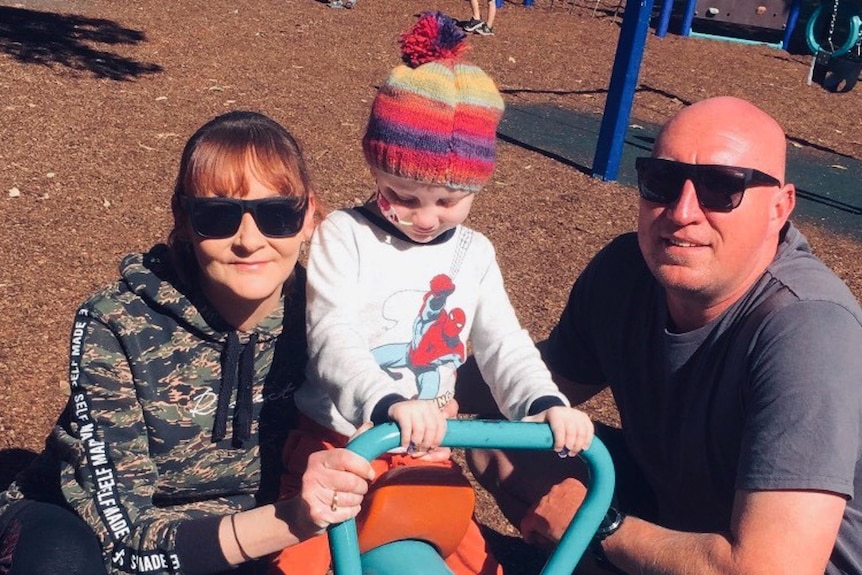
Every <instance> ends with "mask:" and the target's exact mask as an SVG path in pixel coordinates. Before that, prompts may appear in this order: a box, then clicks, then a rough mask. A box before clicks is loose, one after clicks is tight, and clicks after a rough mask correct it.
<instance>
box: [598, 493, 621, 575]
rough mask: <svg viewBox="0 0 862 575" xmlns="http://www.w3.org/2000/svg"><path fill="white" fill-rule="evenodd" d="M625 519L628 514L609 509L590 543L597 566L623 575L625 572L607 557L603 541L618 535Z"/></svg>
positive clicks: (612, 508)
mask: <svg viewBox="0 0 862 575" xmlns="http://www.w3.org/2000/svg"><path fill="white" fill-rule="evenodd" d="M625 518H626V514H625V513H623V512H622V511H620V510H618V509H617V508H615V507H608V511H607V513H605V517H604V519H602V522H601V523H600V524H599V528H598V529H596V534H595V535H593V539H592V541H590V546H589V549H590V553H591V554H592V555H593V558H594V559H595V560H596V565H598V566H599V567H601V568H602V569H605V570H607V571H610V572H611V573H621V574H623V575H625V574H624V572H623V571H621V570H620V569H619V568H618V567H617V566H616V565H614V564H613V563H611V561H610V559H608V556H607V555H605V550H604V548H602V541H604V540H605V539H606V538H608V537H610V536H611V535H613V534H614V533H616V532H617V530H618V529H619V528H620V525H622V524H623V521H625Z"/></svg>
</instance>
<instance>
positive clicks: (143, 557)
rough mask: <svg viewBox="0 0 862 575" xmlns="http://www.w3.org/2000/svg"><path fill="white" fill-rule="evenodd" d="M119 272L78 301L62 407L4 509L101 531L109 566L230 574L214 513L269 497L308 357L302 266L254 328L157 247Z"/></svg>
mask: <svg viewBox="0 0 862 575" xmlns="http://www.w3.org/2000/svg"><path fill="white" fill-rule="evenodd" d="M120 272H121V274H122V279H121V280H120V281H118V282H117V283H115V284H114V285H112V286H109V287H108V288H106V289H104V290H102V291H101V292H99V293H97V294H95V295H94V296H93V297H92V298H90V299H89V301H87V302H86V303H84V304H83V305H82V306H81V308H80V309H79V310H78V313H77V315H76V317H75V321H74V324H73V328H72V335H71V345H70V362H69V378H70V384H71V395H70V398H69V402H68V404H67V406H66V409H65V411H64V413H63V414H62V415H61V417H60V419H59V421H58V423H57V425H56V426H55V428H54V430H53V431H52V433H51V435H50V436H49V438H48V440H47V442H46V449H45V451H44V452H43V454H42V455H41V456H40V457H39V458H38V459H37V461H36V462H35V463H34V465H33V466H31V467H29V468H28V469H27V470H25V471H24V472H23V473H22V474H21V475H20V476H19V477H18V478H17V479H16V482H15V483H14V484H13V485H12V486H11V487H10V489H9V491H8V492H6V493H4V494H0V506H2V505H4V504H6V503H8V502H10V501H14V500H16V499H20V498H30V499H40V500H48V501H58V502H61V503H62V502H65V503H67V504H68V505H69V506H70V507H71V508H72V509H73V510H74V511H76V512H77V513H78V515H80V516H81V517H82V518H83V519H84V520H85V521H87V523H89V524H90V525H91V526H92V527H93V529H94V530H95V531H96V533H97V535H98V537H99V539H100V540H101V542H102V548H103V550H104V556H105V561H106V565H107V566H108V571H109V573H212V572H217V571H220V570H224V569H227V568H228V567H229V565H228V564H227V562H226V561H225V559H224V557H223V555H222V553H221V551H220V548H219V546H218V538H217V527H218V521H219V520H220V516H222V515H225V514H227V513H230V512H234V511H239V510H243V509H249V508H251V507H254V506H256V505H260V504H264V503H268V502H271V501H273V500H274V499H275V497H276V496H277V493H278V481H279V477H280V474H281V459H280V455H281V444H282V443H283V440H284V437H285V435H286V434H287V431H288V430H289V429H290V428H291V427H292V426H293V424H294V423H295V413H296V412H295V408H294V406H293V398H292V396H293V391H294V389H295V387H296V386H297V385H299V383H300V382H301V381H302V377H303V375H302V374H303V372H304V368H305V362H306V345H305V323H304V308H305V305H304V304H305V298H304V294H305V286H304V284H305V275H304V270H303V269H302V268H301V267H299V266H297V272H296V273H295V274H294V277H293V279H292V280H291V281H290V282H288V283H287V284H286V286H285V295H284V297H283V298H282V303H281V304H280V305H279V308H278V309H277V310H276V311H274V312H273V313H272V314H270V315H269V316H268V317H267V318H265V319H264V320H263V321H262V322H261V323H260V324H259V325H258V326H257V327H256V328H254V330H253V331H252V332H251V333H237V332H235V331H234V330H232V329H231V328H230V327H229V326H228V325H227V324H225V322H224V321H223V320H222V319H221V318H220V317H219V315H218V314H217V313H216V311H215V310H214V309H213V308H212V307H210V306H209V305H208V304H207V303H206V302H205V300H203V298H202V296H201V295H200V293H198V292H195V291H192V290H188V289H185V288H183V287H182V284H181V282H180V281H179V280H178V279H177V275H176V273H175V272H174V270H173V269H172V267H171V258H170V255H169V252H168V251H167V248H166V246H164V245H157V246H155V247H154V248H153V249H152V250H151V251H150V252H149V253H147V254H133V255H130V256H127V257H126V258H125V259H124V260H123V262H122V264H121V265H120ZM58 488H59V489H58ZM0 509H2V507H0Z"/></svg>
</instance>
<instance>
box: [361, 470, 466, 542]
mask: <svg viewBox="0 0 862 575" xmlns="http://www.w3.org/2000/svg"><path fill="white" fill-rule="evenodd" d="M475 503H476V495H475V493H474V492H473V486H472V485H470V481H469V480H468V479H467V478H466V477H464V475H462V474H461V473H460V472H458V471H456V470H453V469H448V468H444V467H423V466H412V467H397V468H395V469H392V470H390V471H387V472H386V473H384V474H383V475H381V476H380V478H379V479H378V480H377V481H375V482H374V484H373V485H372V486H371V489H370V490H369V492H368V495H366V497H365V500H364V501H363V503H362V512H361V513H360V514H359V516H358V517H357V518H356V526H357V531H358V534H359V551H360V552H361V553H365V552H366V551H368V550H370V549H374V548H375V547H378V546H380V545H384V544H386V543H391V542H393V541H399V540H402V539H418V540H421V541H427V542H428V543H430V544H431V545H433V546H434V547H435V548H436V549H437V551H438V552H439V553H440V555H441V556H442V557H444V558H445V557H448V556H449V555H451V554H452V553H453V552H454V551H455V549H456V548H457V547H458V544H459V543H460V542H461V540H462V539H463V538H464V534H465V533H466V532H467V526H468V525H469V524H470V520H471V518H472V517H473V509H474V506H475Z"/></svg>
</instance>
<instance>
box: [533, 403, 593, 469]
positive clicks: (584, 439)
mask: <svg viewBox="0 0 862 575" xmlns="http://www.w3.org/2000/svg"><path fill="white" fill-rule="evenodd" d="M521 421H536V422H539V423H543V422H547V423H548V424H549V425H550V426H551V433H553V435H554V451H556V452H557V453H558V454H559V456H560V457H575V456H576V455H577V454H578V453H580V452H581V451H583V450H584V449H586V448H588V447H589V446H590V443H592V441H593V434H594V433H595V429H594V428H593V422H592V421H590V418H589V416H588V415H587V414H586V413H584V412H583V411H580V410H578V409H575V408H574V407H563V406H555V407H551V408H550V409H546V410H545V411H542V412H540V413H537V414H536V415H530V416H527V417H525V418H524V419H522V420H521Z"/></svg>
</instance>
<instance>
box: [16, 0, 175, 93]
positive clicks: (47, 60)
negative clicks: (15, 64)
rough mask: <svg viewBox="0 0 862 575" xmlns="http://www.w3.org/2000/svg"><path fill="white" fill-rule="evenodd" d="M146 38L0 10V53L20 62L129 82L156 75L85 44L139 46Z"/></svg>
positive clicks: (80, 21) (96, 24)
mask: <svg viewBox="0 0 862 575" xmlns="http://www.w3.org/2000/svg"><path fill="white" fill-rule="evenodd" d="M145 40H146V35H145V34H144V33H143V32H141V31H140V30H132V29H130V28H124V27H122V26H120V25H119V24H117V23H116V22H113V21H111V20H104V19H100V18H86V17H83V16H78V15H74V14H55V13H51V12H40V11H36V10H27V9H24V8H17V7H6V6H0V50H2V51H3V52H6V53H7V54H9V55H10V56H12V57H13V58H15V59H16V60H18V61H20V62H23V63H25V64H40V65H42V66H48V67H53V66H55V65H60V66H65V67H67V68H70V69H72V70H75V71H78V72H88V73H91V74H93V75H94V76H96V77H97V78H108V79H110V80H118V81H122V80H131V79H133V78H137V77H139V76H142V75H144V74H154V73H157V72H161V71H162V67H161V66H159V65H158V64H152V63H147V62H138V61H136V60H133V59H131V58H126V57H124V56H120V55H118V54H114V53H111V52H109V51H106V50H100V49H97V48H94V47H92V46H91V44H107V45H120V44H130V45H134V44H140V43H141V42H144V41H145Z"/></svg>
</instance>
